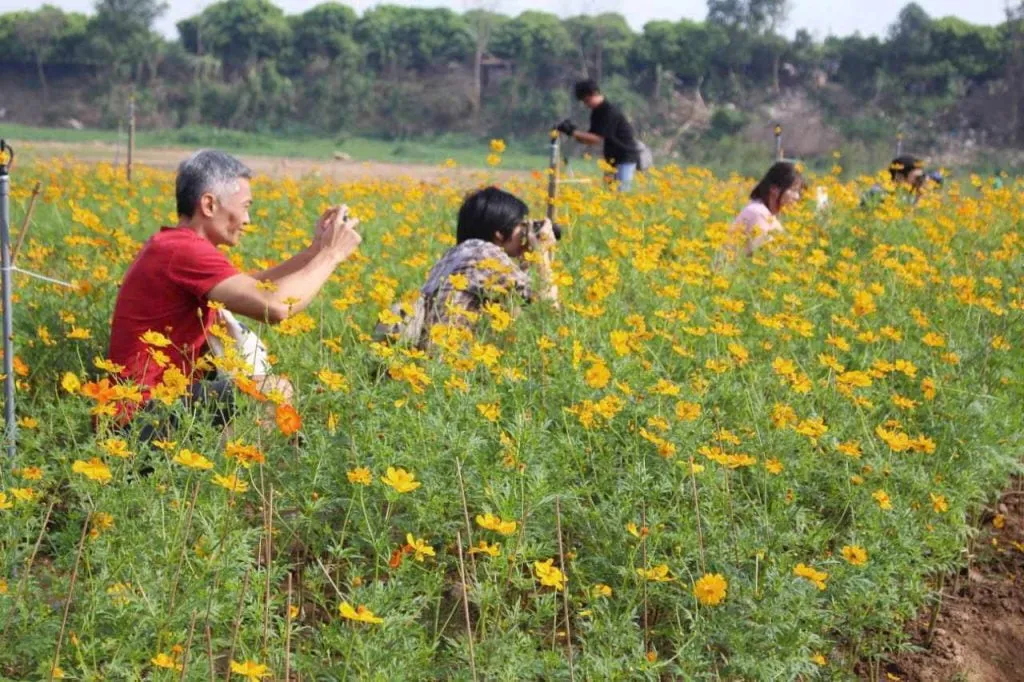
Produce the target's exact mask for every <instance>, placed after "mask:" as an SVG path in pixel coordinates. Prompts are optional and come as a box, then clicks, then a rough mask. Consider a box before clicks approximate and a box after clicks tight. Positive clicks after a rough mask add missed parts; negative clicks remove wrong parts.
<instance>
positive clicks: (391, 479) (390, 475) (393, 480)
mask: <svg viewBox="0 0 1024 682" xmlns="http://www.w3.org/2000/svg"><path fill="white" fill-rule="evenodd" d="M380 480H381V482H382V483H384V484H385V485H388V486H390V487H392V488H394V489H395V492H398V493H411V492H412V491H413V490H416V488H419V487H420V486H421V485H422V484H421V483H420V482H419V481H417V480H416V475H415V474H412V473H409V472H408V471H406V470H405V469H402V468H398V469H396V468H395V467H388V469H387V471H386V472H385V475H384V476H381V478H380Z"/></svg>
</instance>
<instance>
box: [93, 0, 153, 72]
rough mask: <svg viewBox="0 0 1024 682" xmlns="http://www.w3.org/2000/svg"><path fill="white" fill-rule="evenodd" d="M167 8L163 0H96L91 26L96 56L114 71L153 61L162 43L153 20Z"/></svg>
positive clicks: (94, 54) (94, 56) (94, 55)
mask: <svg viewBox="0 0 1024 682" xmlns="http://www.w3.org/2000/svg"><path fill="white" fill-rule="evenodd" d="M166 11H167V3H166V2H163V1H162V0H97V2H96V14H95V15H94V16H93V17H92V19H91V20H90V22H89V27H88V32H89V35H90V37H91V45H90V51H91V53H92V56H93V58H94V59H96V60H97V61H99V62H101V63H105V64H109V65H110V66H111V67H112V68H113V69H115V70H116V69H117V68H118V67H120V66H122V65H128V66H130V67H132V68H133V70H134V69H135V68H136V67H138V65H140V64H142V63H144V62H147V61H150V60H152V59H153V57H154V56H155V53H156V51H157V45H159V43H160V42H162V41H161V39H160V37H159V36H157V35H156V34H154V33H153V23H154V22H155V21H156V20H157V19H158V18H160V17H161V16H162V15H163V13H164V12H166Z"/></svg>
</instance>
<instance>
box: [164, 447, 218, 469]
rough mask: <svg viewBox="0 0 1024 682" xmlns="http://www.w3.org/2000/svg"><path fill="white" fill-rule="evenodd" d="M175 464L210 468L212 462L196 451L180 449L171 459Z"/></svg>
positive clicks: (194, 467)
mask: <svg viewBox="0 0 1024 682" xmlns="http://www.w3.org/2000/svg"><path fill="white" fill-rule="evenodd" d="M171 461H172V462H174V463H175V464H180V465H181V466H184V467H188V468H190V469H212V468H213V462H211V461H210V460H208V459H206V458H205V457H203V456H202V455H200V454H199V453H198V452H192V451H191V450H184V449H183V450H180V451H178V454H176V455H175V456H174V458H173V459H172V460H171Z"/></svg>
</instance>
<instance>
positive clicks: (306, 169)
mask: <svg viewBox="0 0 1024 682" xmlns="http://www.w3.org/2000/svg"><path fill="white" fill-rule="evenodd" d="M194 151H195V150H194V149H188V148H183V147H182V148H178V147H145V148H141V149H136V150H135V155H134V157H133V163H134V164H135V166H136V167H139V166H148V167H151V168H159V169H162V170H174V169H176V168H177V167H178V164H179V163H181V161H182V160H183V159H185V158H186V157H187V156H188V155H189V154H191V153H192V152H194ZM125 153H126V152H125V148H124V146H122V147H121V148H120V149H118V148H117V145H114V144H111V143H108V142H90V143H79V142H26V143H24V144H22V145H21V146H19V148H18V158H19V161H21V162H23V163H27V162H30V161H47V160H50V159H54V158H63V157H68V156H70V157H72V158H74V159H76V160H78V161H82V162H85V163H104V162H106V163H113V162H114V160H115V159H118V161H119V163H120V164H122V165H123V164H124V163H125ZM237 156H238V158H239V159H241V160H242V161H243V162H244V163H245V164H246V165H247V166H249V168H251V169H252V170H253V172H254V173H256V174H257V175H269V176H271V177H278V178H283V177H290V178H302V177H307V176H315V177H324V178H330V179H332V180H336V181H338V182H357V181H362V180H412V181H417V182H442V181H445V180H447V181H449V182H453V183H456V184H473V183H479V182H482V181H490V182H495V181H497V182H507V181H509V180H513V179H517V180H522V179H524V178H529V177H531V173H529V172H528V171H510V170H502V169H486V170H484V169H480V168H443V167H441V166H438V165H428V164H415V163H386V162H380V161H341V160H324V159H301V158H283V157H275V156H259V155H252V154H238V155H237Z"/></svg>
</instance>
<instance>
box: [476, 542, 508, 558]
mask: <svg viewBox="0 0 1024 682" xmlns="http://www.w3.org/2000/svg"><path fill="white" fill-rule="evenodd" d="M469 553H470V554H486V555H487V556H489V557H497V556H498V555H499V554H501V543H498V542H495V543H494V544H489V543H488V542H487V541H486V540H481V541H480V542H478V543H477V544H476V546H475V547H472V548H470V550H469Z"/></svg>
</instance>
